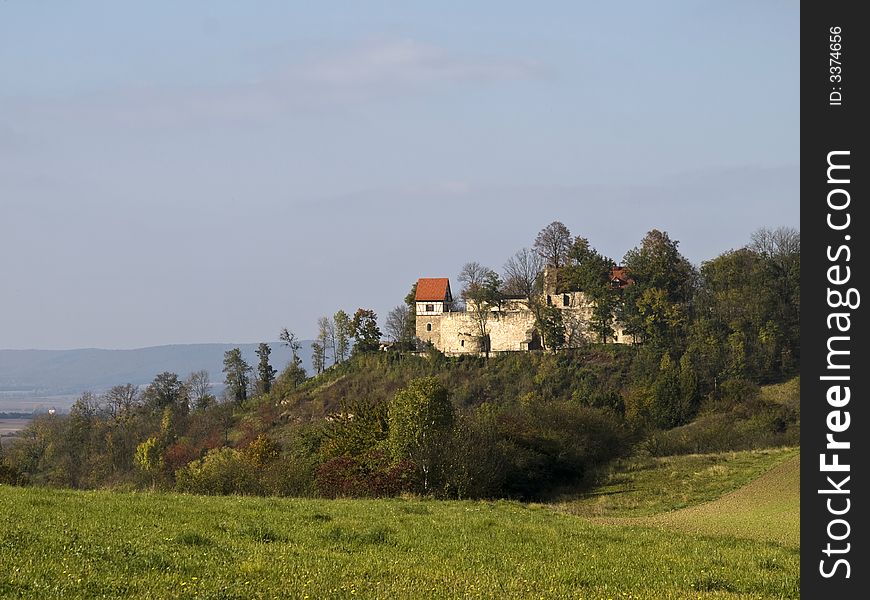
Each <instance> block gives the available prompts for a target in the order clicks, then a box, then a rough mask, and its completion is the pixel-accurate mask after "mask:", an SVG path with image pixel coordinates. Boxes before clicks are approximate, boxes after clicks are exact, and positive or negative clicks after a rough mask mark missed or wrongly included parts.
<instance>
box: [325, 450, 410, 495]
mask: <svg viewBox="0 0 870 600" xmlns="http://www.w3.org/2000/svg"><path fill="white" fill-rule="evenodd" d="M415 470H416V468H415V466H414V464H413V463H411V462H410V461H401V462H398V463H391V462H390V456H389V454H388V453H387V452H385V451H383V450H371V451H369V452H367V453H366V454H364V455H363V456H358V457H357V456H338V457H335V458H331V459H329V460H328V461H326V462H325V463H323V464H322V465H320V467H318V468H317V475H316V477H315V480H314V487H315V489H316V490H317V494H318V495H319V496H322V497H325V498H348V497H350V498H379V497H387V496H397V495H399V494H400V493H401V492H404V491H410V490H411V489H414V488H415V487H416V485H415V484H416V482H415V478H414V472H415Z"/></svg>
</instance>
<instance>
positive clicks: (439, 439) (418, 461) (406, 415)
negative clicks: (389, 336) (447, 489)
mask: <svg viewBox="0 0 870 600" xmlns="http://www.w3.org/2000/svg"><path fill="white" fill-rule="evenodd" d="M453 419H454V410H453V405H452V404H451V403H450V400H449V399H448V397H447V388H446V387H444V385H443V384H441V382H440V381H438V379H437V378H435V377H422V378H420V379H415V380H413V381H411V383H410V384H409V385H408V386H407V387H406V388H404V389H402V390H400V391H399V392H398V393H397V394H396V395H395V397H394V398H393V400H392V401H391V402H390V406H389V412H388V421H389V436H388V442H389V447H390V451H391V453H392V455H393V459H394V460H396V461H402V460H409V461H411V462H412V463H414V465H416V467H417V468H418V469H419V475H420V477H419V480H420V483H421V486H422V491H423V492H424V493H427V494H428V493H432V492H433V491H434V490H436V489H437V488H438V486H439V484H440V483H441V482H442V478H443V475H444V473H443V471H442V468H443V461H442V460H441V449H442V447H443V444H444V442H445V441H446V439H447V435H448V433H449V431H450V427H451V425H452V424H453Z"/></svg>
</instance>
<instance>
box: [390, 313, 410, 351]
mask: <svg viewBox="0 0 870 600" xmlns="http://www.w3.org/2000/svg"><path fill="white" fill-rule="evenodd" d="M408 319H409V314H408V307H407V306H397V307H395V308H394V309H392V310H391V311H390V312H388V313H387V320H386V323H385V327H386V330H387V336H389V339H391V340H392V341H394V342H395V343H396V345H397V346H398V348H399V349H400V350H409V349H410V348H411V338H410V337H409V335H408V333H409V331H408Z"/></svg>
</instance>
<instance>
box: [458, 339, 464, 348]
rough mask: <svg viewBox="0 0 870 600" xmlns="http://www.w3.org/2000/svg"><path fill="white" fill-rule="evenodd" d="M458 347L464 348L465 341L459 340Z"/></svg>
mask: <svg viewBox="0 0 870 600" xmlns="http://www.w3.org/2000/svg"><path fill="white" fill-rule="evenodd" d="M459 345H460V346H462V347H463V348H464V347H465V340H459Z"/></svg>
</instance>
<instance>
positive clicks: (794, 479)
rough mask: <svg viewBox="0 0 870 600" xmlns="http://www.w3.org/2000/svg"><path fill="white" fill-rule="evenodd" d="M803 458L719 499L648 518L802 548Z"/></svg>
mask: <svg viewBox="0 0 870 600" xmlns="http://www.w3.org/2000/svg"><path fill="white" fill-rule="evenodd" d="M800 466H801V463H800V455H797V456H793V457H792V458H790V459H788V460H786V461H785V462H783V463H781V464H779V465H777V466H776V467H774V468H772V469H771V470H770V471H768V472H767V473H765V474H764V475H762V476H761V477H759V478H757V479H755V480H754V481H752V482H750V483H748V484H747V485H745V486H743V487H741V488H739V489H737V490H735V491H733V492H731V493H729V494H726V495H724V496H722V497H721V498H719V499H717V500H713V501H711V502H707V503H704V504H700V505H698V506H692V507H689V508H684V509H682V510H678V511H673V512H669V513H663V514H659V515H655V516H653V517H648V518H647V519H646V521H647V522H648V523H650V524H653V525H658V526H662V527H666V528H668V529H675V530H679V531H685V532H688V533H694V534H702V535H730V536H734V537H738V538H746V539H755V540H761V541H771V542H777V543H780V544H783V545H786V546H790V547H794V548H797V547H799V546H800V507H801V505H800Z"/></svg>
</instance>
